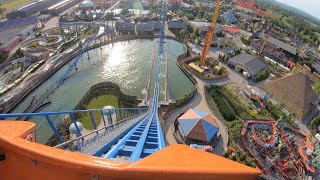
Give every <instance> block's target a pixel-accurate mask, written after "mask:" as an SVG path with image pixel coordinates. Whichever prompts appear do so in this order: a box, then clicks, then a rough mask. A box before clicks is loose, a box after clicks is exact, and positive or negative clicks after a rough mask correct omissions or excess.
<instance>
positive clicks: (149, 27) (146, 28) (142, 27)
mask: <svg viewBox="0 0 320 180" xmlns="http://www.w3.org/2000/svg"><path fill="white" fill-rule="evenodd" d="M136 30H137V32H153V30H154V24H153V22H147V23H140V24H137V26H136Z"/></svg>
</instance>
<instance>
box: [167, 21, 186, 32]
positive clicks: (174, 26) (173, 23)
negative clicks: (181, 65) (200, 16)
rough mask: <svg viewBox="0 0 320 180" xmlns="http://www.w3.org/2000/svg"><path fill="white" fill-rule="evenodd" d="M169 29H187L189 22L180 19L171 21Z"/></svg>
mask: <svg viewBox="0 0 320 180" xmlns="http://www.w3.org/2000/svg"><path fill="white" fill-rule="evenodd" d="M168 26H169V30H182V29H187V24H186V23H184V22H180V21H169V23H168Z"/></svg>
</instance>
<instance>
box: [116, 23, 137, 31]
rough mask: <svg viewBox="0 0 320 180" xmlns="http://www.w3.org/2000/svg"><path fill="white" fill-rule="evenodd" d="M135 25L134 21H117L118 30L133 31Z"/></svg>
mask: <svg viewBox="0 0 320 180" xmlns="http://www.w3.org/2000/svg"><path fill="white" fill-rule="evenodd" d="M135 30H136V25H135V24H134V23H127V22H119V23H118V31H135Z"/></svg>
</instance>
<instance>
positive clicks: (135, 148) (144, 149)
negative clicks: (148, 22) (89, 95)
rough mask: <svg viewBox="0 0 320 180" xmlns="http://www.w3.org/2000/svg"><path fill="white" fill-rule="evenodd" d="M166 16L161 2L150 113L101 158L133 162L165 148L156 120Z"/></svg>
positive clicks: (157, 119) (164, 3)
mask: <svg viewBox="0 0 320 180" xmlns="http://www.w3.org/2000/svg"><path fill="white" fill-rule="evenodd" d="M166 14H167V5H166V1H165V0H164V1H163V8H162V17H161V21H162V26H161V29H160V42H159V51H158V56H157V66H158V67H157V74H156V80H155V88H154V96H153V98H152V103H151V111H150V113H149V114H148V115H147V116H146V117H144V118H143V119H142V120H141V121H140V122H139V123H138V124H137V125H136V126H135V127H134V128H133V129H131V131H130V132H129V133H127V134H126V135H125V136H124V137H123V138H122V139H121V140H119V141H118V143H117V144H115V145H114V147H113V148H112V149H111V150H109V151H108V153H107V154H106V155H104V156H103V157H105V158H111V159H119V158H121V159H123V157H127V158H124V159H125V160H129V161H132V162H135V161H137V160H139V159H140V158H143V157H146V156H148V155H150V154H152V153H154V152H156V151H158V150H161V149H163V148H164V147H165V142H164V138H163V135H162V130H161V126H160V122H159V118H158V107H159V96H160V78H161V62H162V61H163V45H164V32H165V22H166Z"/></svg>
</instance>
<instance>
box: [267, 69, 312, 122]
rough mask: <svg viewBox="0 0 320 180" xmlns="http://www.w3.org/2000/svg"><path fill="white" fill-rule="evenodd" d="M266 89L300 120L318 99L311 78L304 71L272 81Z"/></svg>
mask: <svg viewBox="0 0 320 180" xmlns="http://www.w3.org/2000/svg"><path fill="white" fill-rule="evenodd" d="M264 89H265V90H266V91H269V93H270V95H271V96H272V97H273V98H275V99H276V100H277V101H278V102H280V103H283V104H284V106H285V107H286V108H287V109H288V110H289V111H290V112H291V113H295V115H296V117H297V118H298V119H300V120H303V119H304V118H305V117H306V116H307V115H308V114H309V113H310V112H311V111H312V108H313V107H314V105H315V104H316V101H317V97H316V95H315V94H314V92H313V90H312V86H311V81H310V78H309V77H308V76H307V75H305V74H304V73H302V72H299V73H296V74H293V75H289V76H286V77H283V78H280V79H277V80H274V81H271V82H269V83H267V84H265V85H264Z"/></svg>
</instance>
